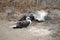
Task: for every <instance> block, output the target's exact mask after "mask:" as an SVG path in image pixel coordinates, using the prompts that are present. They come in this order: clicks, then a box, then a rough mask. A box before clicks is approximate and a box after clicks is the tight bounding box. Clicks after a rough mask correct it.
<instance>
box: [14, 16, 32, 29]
mask: <svg viewBox="0 0 60 40" xmlns="http://www.w3.org/2000/svg"><path fill="white" fill-rule="evenodd" d="M30 24H31V20H30V17H27V18H26V20H23V21H19V22H18V23H17V25H16V27H13V28H27V27H28V26H29V25H30Z"/></svg>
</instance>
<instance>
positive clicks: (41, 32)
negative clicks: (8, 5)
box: [0, 20, 60, 40]
mask: <svg viewBox="0 0 60 40" xmlns="http://www.w3.org/2000/svg"><path fill="white" fill-rule="evenodd" d="M14 24H15V23H14V22H13V21H11V22H10V21H6V20H0V40H60V22H58V21H54V20H49V22H48V20H47V21H46V22H40V23H39V22H36V21H33V22H32V25H31V27H30V28H29V29H28V28H23V29H12V28H11V26H12V25H14Z"/></svg>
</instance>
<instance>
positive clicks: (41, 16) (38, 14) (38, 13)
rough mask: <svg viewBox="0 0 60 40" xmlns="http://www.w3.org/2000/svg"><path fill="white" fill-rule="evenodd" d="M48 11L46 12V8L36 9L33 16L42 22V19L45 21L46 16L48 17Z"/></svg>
mask: <svg viewBox="0 0 60 40" xmlns="http://www.w3.org/2000/svg"><path fill="white" fill-rule="evenodd" d="M47 15H48V12H46V11H45V10H40V11H36V12H35V13H34V14H33V16H34V19H35V20H37V21H39V22H41V21H45V17H47Z"/></svg>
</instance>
